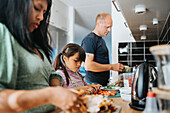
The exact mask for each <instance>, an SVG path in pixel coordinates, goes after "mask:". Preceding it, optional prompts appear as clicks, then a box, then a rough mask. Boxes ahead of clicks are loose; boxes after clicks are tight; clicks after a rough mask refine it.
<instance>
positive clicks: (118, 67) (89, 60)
mask: <svg viewBox="0 0 170 113" xmlns="http://www.w3.org/2000/svg"><path fill="white" fill-rule="evenodd" d="M93 60H94V54H91V53H86V59H85V63H84V67H85V69H86V71H93V72H102V71H109V70H114V71H122V70H123V68H124V66H123V65H122V64H120V63H116V64H100V63H97V62H94V61H93Z"/></svg>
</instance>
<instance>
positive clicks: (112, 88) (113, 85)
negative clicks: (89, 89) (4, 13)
mask: <svg viewBox="0 0 170 113" xmlns="http://www.w3.org/2000/svg"><path fill="white" fill-rule="evenodd" d="M100 89H101V90H110V91H116V90H119V89H120V87H117V86H116V84H112V85H108V86H105V87H101V88H100Z"/></svg>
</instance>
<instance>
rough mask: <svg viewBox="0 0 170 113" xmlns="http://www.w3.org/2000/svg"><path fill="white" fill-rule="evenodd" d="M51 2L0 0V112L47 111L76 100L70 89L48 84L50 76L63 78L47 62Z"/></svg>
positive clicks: (71, 103)
mask: <svg viewBox="0 0 170 113" xmlns="http://www.w3.org/2000/svg"><path fill="white" fill-rule="evenodd" d="M51 3H52V1H51V0H0V15H1V17H0V111H1V112H3V113H6V112H10V113H11V112H12V113H15V112H22V111H25V110H28V109H31V108H34V109H31V110H29V111H25V112H31V113H34V112H35V113H40V112H41V113H46V112H51V111H54V110H55V106H57V107H59V108H61V109H63V110H65V109H70V108H71V107H72V106H74V103H75V102H76V101H77V100H78V96H77V94H75V93H73V92H72V91H69V90H67V89H64V88H62V87H49V80H50V78H51V77H52V78H56V79H58V80H60V82H62V78H61V76H59V75H57V74H56V73H55V70H54V69H53V67H52V65H51V63H50V56H51V47H50V46H49V39H48V35H47V29H48V23H49V17H50V8H51ZM33 89H34V90H33ZM47 104H48V105H47ZM50 104H53V105H55V106H53V105H50ZM40 105H43V106H40ZM37 106H39V107H37ZM35 107H37V108H35Z"/></svg>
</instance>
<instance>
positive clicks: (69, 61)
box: [63, 52, 82, 72]
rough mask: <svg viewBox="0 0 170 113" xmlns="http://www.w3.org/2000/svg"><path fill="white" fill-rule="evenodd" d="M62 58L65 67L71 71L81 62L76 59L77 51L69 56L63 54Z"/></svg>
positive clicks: (77, 56)
mask: <svg viewBox="0 0 170 113" xmlns="http://www.w3.org/2000/svg"><path fill="white" fill-rule="evenodd" d="M63 59H64V62H65V65H66V67H67V68H69V69H70V70H71V71H73V72H76V71H78V70H79V68H80V66H81V63H82V62H81V61H78V59H79V53H78V52H77V53H75V54H74V55H73V56H71V57H69V58H68V57H66V56H64V57H63Z"/></svg>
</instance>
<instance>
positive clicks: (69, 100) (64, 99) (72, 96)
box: [49, 87, 80, 110]
mask: <svg viewBox="0 0 170 113" xmlns="http://www.w3.org/2000/svg"><path fill="white" fill-rule="evenodd" d="M73 91H74V92H73ZM49 93H51V94H52V95H51V97H49V98H50V102H49V103H51V104H54V105H55V106H57V107H59V108H61V109H62V110H69V109H71V108H72V107H74V106H75V105H76V104H77V103H79V102H80V99H79V98H78V94H76V93H78V92H77V91H76V90H74V89H70V90H69V89H66V88H62V87H57V88H51V91H50V92H49Z"/></svg>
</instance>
